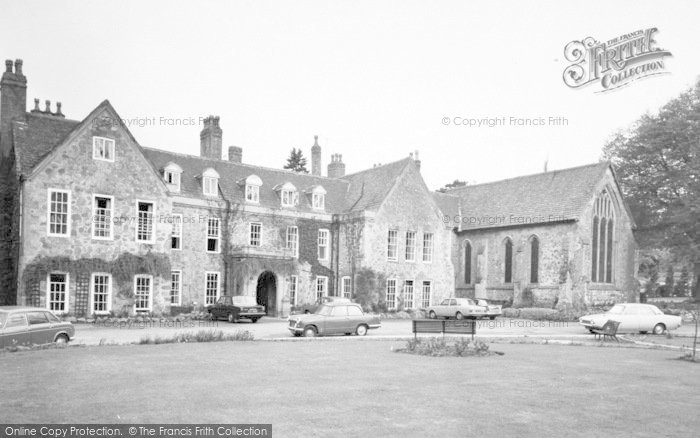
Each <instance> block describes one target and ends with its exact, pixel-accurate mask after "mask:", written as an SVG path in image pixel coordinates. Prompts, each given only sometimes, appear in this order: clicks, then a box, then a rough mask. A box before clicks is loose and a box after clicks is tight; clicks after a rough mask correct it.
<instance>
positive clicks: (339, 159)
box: [328, 154, 345, 178]
mask: <svg viewBox="0 0 700 438" xmlns="http://www.w3.org/2000/svg"><path fill="white" fill-rule="evenodd" d="M344 176H345V163H343V156H342V155H341V154H333V155H331V162H330V163H329V164H328V178H342V177H344Z"/></svg>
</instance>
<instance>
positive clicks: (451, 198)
mask: <svg viewBox="0 0 700 438" xmlns="http://www.w3.org/2000/svg"><path fill="white" fill-rule="evenodd" d="M432 196H433V200H434V201H435V203H436V204H437V206H438V208H439V209H440V211H441V212H442V214H443V215H444V216H447V219H448V220H446V221H444V222H445V223H446V224H448V225H450V224H454V225H456V224H457V222H455V221H454V220H455V219H454V218H455V217H457V216H458V215H459V207H460V203H461V200H460V198H459V196H456V195H450V194H447V193H441V192H433V193H432ZM443 220H444V218H443Z"/></svg>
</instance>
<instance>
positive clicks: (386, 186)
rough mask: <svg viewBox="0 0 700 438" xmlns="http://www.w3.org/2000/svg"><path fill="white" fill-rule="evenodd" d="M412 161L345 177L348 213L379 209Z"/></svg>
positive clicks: (408, 160) (402, 161)
mask: <svg viewBox="0 0 700 438" xmlns="http://www.w3.org/2000/svg"><path fill="white" fill-rule="evenodd" d="M412 161H413V160H412V159H411V158H404V159H403V160H399V161H395V162H393V163H389V164H385V165H382V166H377V167H373V168H372V169H367V170H363V171H362V172H357V173H353V174H350V175H345V176H344V177H343V178H342V179H343V180H344V181H346V182H348V183H349V188H348V195H347V200H346V207H345V209H346V211H348V212H351V211H362V210H374V209H377V208H379V206H380V205H381V204H382V202H383V201H384V199H385V198H386V197H387V195H388V194H389V191H390V190H391V188H392V187H394V184H396V181H397V180H398V179H399V177H400V176H401V174H402V173H403V171H404V169H405V168H406V166H408V165H409V163H411V162H412Z"/></svg>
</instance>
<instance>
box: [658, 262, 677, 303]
mask: <svg viewBox="0 0 700 438" xmlns="http://www.w3.org/2000/svg"><path fill="white" fill-rule="evenodd" d="M673 275H674V272H673V265H668V268H667V269H666V278H665V279H664V285H663V288H662V290H661V296H662V297H668V296H671V293H672V292H673Z"/></svg>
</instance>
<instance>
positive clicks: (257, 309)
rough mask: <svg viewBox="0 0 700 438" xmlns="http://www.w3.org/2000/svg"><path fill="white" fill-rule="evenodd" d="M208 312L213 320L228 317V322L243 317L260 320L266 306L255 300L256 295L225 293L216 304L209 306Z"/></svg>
mask: <svg viewBox="0 0 700 438" xmlns="http://www.w3.org/2000/svg"><path fill="white" fill-rule="evenodd" d="M207 312H209V316H210V317H211V319H213V320H218V319H221V318H226V320H227V321H228V322H238V320H239V319H241V318H248V319H250V320H251V321H253V322H258V320H259V319H260V318H262V317H263V316H265V306H261V305H260V304H258V303H257V302H256V301H255V297H250V296H247V295H235V296H230V295H224V296H222V297H219V299H218V301H217V302H216V304H213V305H211V306H209V307H207Z"/></svg>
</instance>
